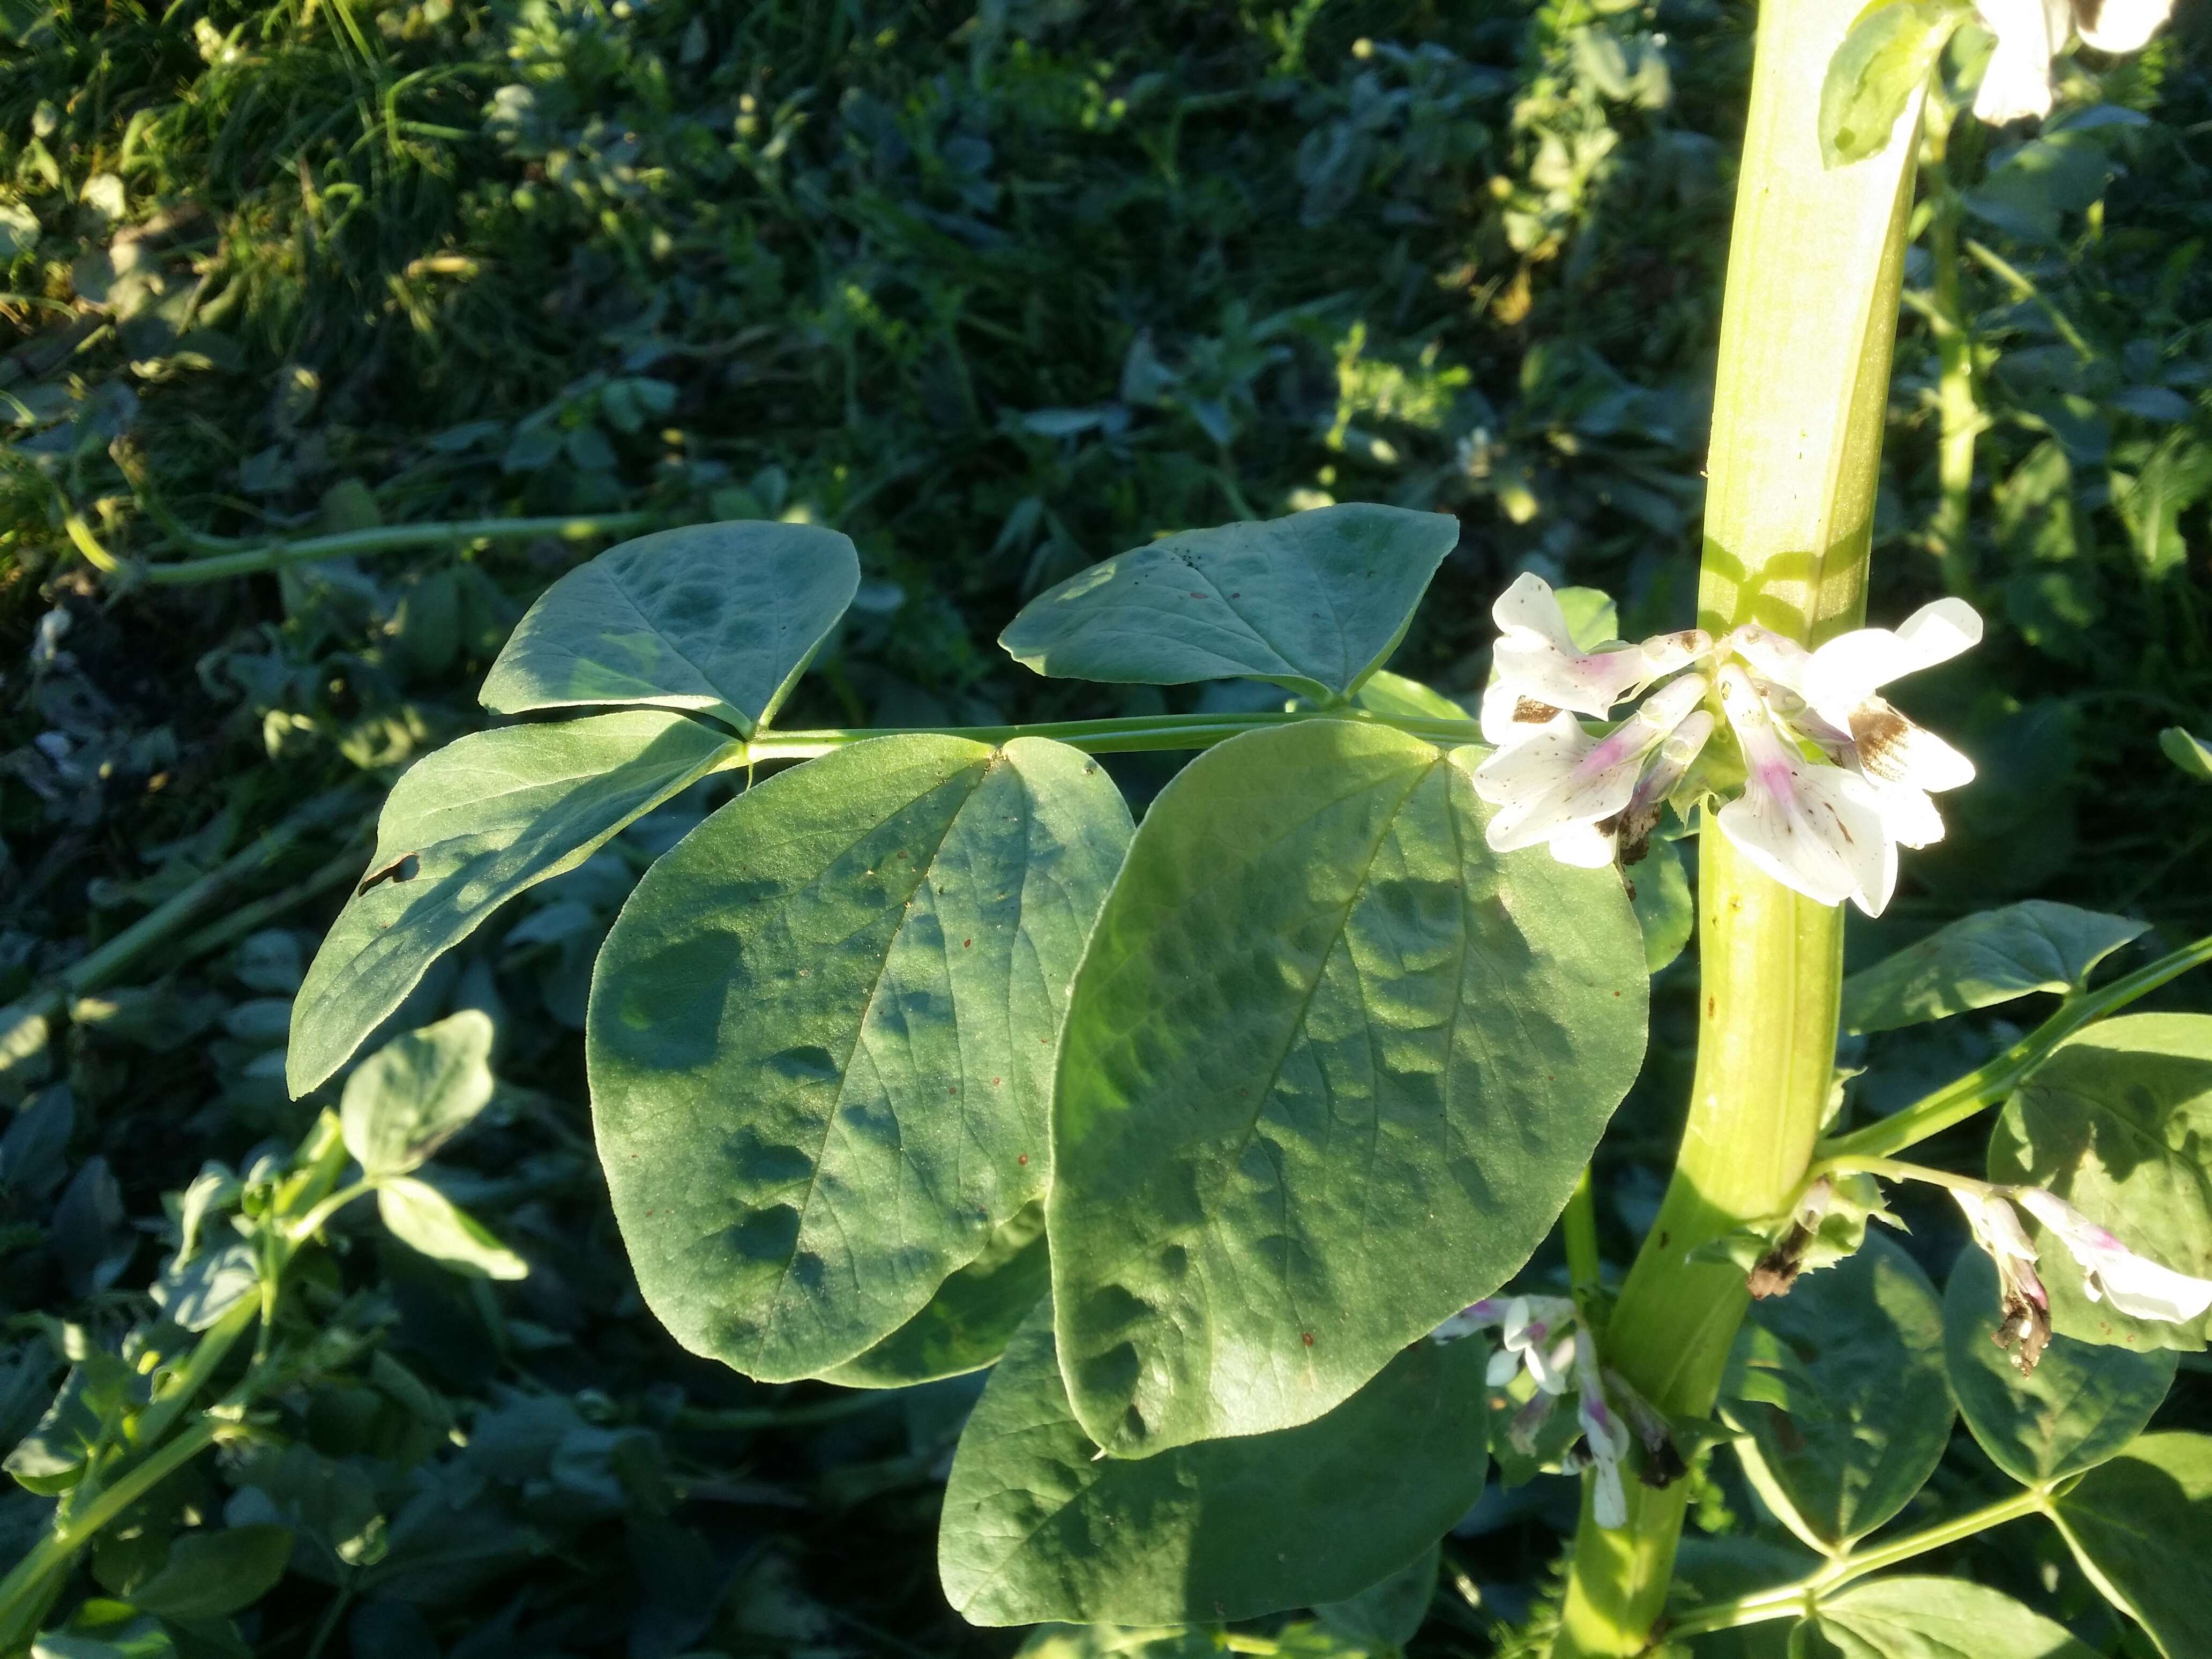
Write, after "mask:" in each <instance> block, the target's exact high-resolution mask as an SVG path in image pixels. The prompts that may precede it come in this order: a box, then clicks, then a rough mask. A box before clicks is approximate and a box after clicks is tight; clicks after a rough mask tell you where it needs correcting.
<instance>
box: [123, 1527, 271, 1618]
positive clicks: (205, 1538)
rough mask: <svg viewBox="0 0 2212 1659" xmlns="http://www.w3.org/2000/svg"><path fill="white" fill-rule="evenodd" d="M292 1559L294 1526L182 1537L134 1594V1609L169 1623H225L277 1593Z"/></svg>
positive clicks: (199, 1531) (231, 1529) (196, 1532)
mask: <svg viewBox="0 0 2212 1659" xmlns="http://www.w3.org/2000/svg"><path fill="white" fill-rule="evenodd" d="M290 1559H292V1529H291V1528H289V1527H276V1526H256V1527H225V1528H222V1530H221V1531H219V1532H218V1531H208V1530H204V1529H196V1530H194V1531H191V1532H183V1533H179V1534H177V1536H176V1537H175V1538H174V1539H173V1540H172V1541H171V1542H170V1545H169V1559H168V1560H167V1562H166V1563H165V1564H164V1565H162V1568H161V1571H159V1572H157V1573H155V1575H154V1576H153V1577H151V1578H149V1579H148V1580H147V1581H146V1582H145V1583H143V1584H141V1585H139V1586H138V1587H137V1589H134V1590H132V1591H131V1605H132V1606H134V1607H143V1608H144V1609H145V1610H146V1611H147V1612H148V1613H159V1614H160V1615H161V1617H162V1618H164V1619H221V1618H223V1617H226V1616H227V1615H228V1614H230V1613H236V1612H238V1611H239V1610H240V1608H242V1607H252V1605H253V1604H254V1603H255V1602H256V1601H259V1600H260V1599H261V1598H262V1597H263V1596H264V1595H268V1593H269V1592H270V1590H272V1589H276V1581H277V1580H278V1579H280V1578H282V1577H283V1576H284V1566H285V1564H286V1563H287V1562H289V1560H290Z"/></svg>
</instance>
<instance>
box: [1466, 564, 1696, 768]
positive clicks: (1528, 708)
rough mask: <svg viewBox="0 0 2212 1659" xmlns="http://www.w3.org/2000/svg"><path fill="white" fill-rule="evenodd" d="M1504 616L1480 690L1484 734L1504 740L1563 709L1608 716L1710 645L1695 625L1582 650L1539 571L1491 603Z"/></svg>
mask: <svg viewBox="0 0 2212 1659" xmlns="http://www.w3.org/2000/svg"><path fill="white" fill-rule="evenodd" d="M1490 615H1491V620H1492V621H1493V622H1495V623H1497V624H1498V644H1497V646H1496V647H1495V648H1494V649H1493V650H1492V653H1491V665H1492V669H1493V670H1494V671H1495V675H1496V678H1493V679H1492V682H1491V685H1490V689H1489V690H1487V691H1486V692H1485V693H1484V694H1483V698H1482V735H1483V738H1484V740H1485V741H1486V742H1488V743H1491V744H1498V745H1500V746H1503V745H1504V744H1510V743H1511V742H1513V741H1514V740H1515V739H1516V738H1518V737H1521V736H1524V735H1527V734H1528V732H1531V731H1533V730H1534V729H1535V728H1537V727H1541V726H1544V725H1545V724H1546V723H1547V722H1548V721H1549V720H1551V719H1552V717H1553V715H1554V714H1557V713H1559V711H1560V710H1561V709H1566V710H1569V711H1571V712H1572V713H1575V714H1588V715H1590V716H1591V717H1592V718H1594V719H1599V720H1602V719H1603V718H1604V717H1605V715H1606V714H1607V711H1608V710H1609V709H1611V708H1612V707H1613V704H1615V703H1617V702H1623V701H1625V700H1626V699H1627V698H1629V697H1632V696H1636V695H1637V693H1638V692H1640V691H1641V690H1644V687H1645V686H1647V685H1650V684H1652V683H1653V682H1655V681H1656V680H1659V679H1662V678H1665V677H1666V676H1667V675H1668V674H1671V673H1673V672H1674V671H1675V670H1676V669H1678V668H1686V667H1687V666H1688V665H1690V664H1691V663H1692V662H1694V661H1695V660H1696V659H1698V658H1699V657H1701V656H1703V655H1705V653H1707V652H1708V651H1710V650H1711V648H1712V641H1711V639H1710V638H1708V637H1707V636H1706V635H1705V634H1703V633H1701V632H1699V630H1698V629H1688V630H1686V632H1683V633H1680V634H1659V635H1654V636H1653V637H1652V638H1650V639H1648V640H1646V641H1644V643H1643V644H1641V645H1626V644H1623V643H1622V642H1621V641H1618V640H1615V641H1608V642H1607V643H1606V644H1604V645H1601V646H1600V647H1597V649H1595V651H1584V650H1583V648H1582V647H1580V646H1578V645H1577V644H1576V643H1575V640H1574V635H1573V634H1572V633H1571V631H1570V630H1569V629H1568V627H1567V618H1566V613H1565V611H1561V610H1560V609H1559V596H1558V595H1557V594H1555V593H1553V592H1552V585H1551V584H1550V583H1549V582H1547V581H1546V580H1544V579H1543V578H1542V577H1541V576H1538V575H1534V574H1522V575H1521V576H1519V577H1517V578H1516V579H1515V580H1514V583H1513V585H1512V586H1510V587H1509V588H1507V589H1506V590H1505V592H1504V593H1502V594H1500V595H1499V596H1498V603H1497V604H1496V605H1492V607H1491V609H1490Z"/></svg>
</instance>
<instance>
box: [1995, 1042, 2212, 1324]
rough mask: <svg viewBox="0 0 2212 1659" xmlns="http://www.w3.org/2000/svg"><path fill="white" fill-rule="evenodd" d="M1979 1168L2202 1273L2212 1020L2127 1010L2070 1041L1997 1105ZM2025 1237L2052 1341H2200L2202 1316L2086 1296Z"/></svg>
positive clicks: (2205, 1264)
mask: <svg viewBox="0 0 2212 1659" xmlns="http://www.w3.org/2000/svg"><path fill="white" fill-rule="evenodd" d="M1989 1170H1990V1180H1992V1181H1996V1182H2004V1183H2006V1184H2008V1185H2017V1186H2028V1187H2047V1188H2050V1189H2051V1191H2052V1192H2054V1193H2057V1194H2058V1196H2059V1197H2061V1198H2063V1199H2064V1200H2066V1201H2067V1202H2068V1203H2069V1204H2071V1205H2072V1206H2074V1207H2075V1209H2077V1210H2079V1211H2081V1212H2082V1213H2083V1214H2084V1215H2086V1216H2087V1217H2088V1218H2089V1219H2090V1220H2092V1221H2093V1222H2095V1223H2096V1224H2097V1225H2099V1226H2100V1227H2104V1228H2106V1229H2108V1230H2110V1231H2112V1232H2113V1233H2114V1234H2116V1235H2117V1236H2118V1237H2119V1239H2120V1242H2121V1243H2124V1244H2125V1245H2126V1246H2127V1247H2128V1249H2130V1250H2133V1251H2134V1252H2135V1253H2136V1255H2143V1256H2148V1257H2149V1258H2150V1259H2151V1260H2152V1261H2156V1262H2159V1263H2160V1264H2161V1265H2163V1266H2165V1267H2171V1268H2172V1269H2173V1270H2174V1271H2175V1272H2176V1273H2187V1274H2189V1275H2190V1276H2191V1278H2195V1279H2212V1015H2206V1014H2129V1015H2125V1016H2124V1017H2122V1018H2118V1019H2108V1020H2106V1021H2104V1022H2102V1023H2101V1024H2096V1025H2092V1026H2091V1027H2089V1029H2088V1030H2085V1031H2079V1032H2076V1033H2075V1035H2074V1036H2070V1037H2069V1038H2068V1039H2067V1040H2066V1041H2065V1042H2063V1043H2061V1044H2060V1045H2059V1046H2058V1047H2057V1048H2056V1049H2054V1050H2052V1051H2051V1055H2050V1057H2049V1058H2048V1059H2046V1060H2045V1061H2044V1062H2043V1064H2042V1065H2041V1066H2038V1067H2037V1068H2036V1069H2035V1071H2034V1072H2033V1073H2030V1075H2029V1077H2028V1079H2027V1082H2025V1083H2023V1084H2021V1086H2020V1088H2019V1089H2018V1090H2017V1091H2015V1093H2014V1095H2013V1097H2012V1098H2011V1099H2010V1100H2008V1101H2007V1102H2006V1103H2005V1108H2004V1110H2003V1111H2002V1112H2001V1113H2000V1114H1999V1115H1998V1116H1997V1122H1996V1128H1995V1130H1994V1131H1992V1133H1990V1162H1989ZM2030 1225H2031V1226H2033V1223H2032V1222H2031V1224H2030ZM2037 1237H2038V1238H2039V1243H2038V1246H2037V1248H2038V1249H2040V1250H2041V1252H2042V1258H2043V1259H2042V1261H2041V1262H2040V1264H2039V1267H2038V1270H2037V1271H2038V1273H2039V1274H2040V1276H2041V1278H2042V1279H2043V1283H2044V1287H2045V1289H2046V1290H2047V1291H2050V1293H2051V1328H2052V1329H2053V1330H2055V1331H2057V1333H2058V1334H2060V1335H2062V1336H2074V1337H2079V1338H2081V1340H2084V1341H2088V1342H2113V1343H2118V1344H2120V1345H2121V1346H2125V1347H2130V1348H2145V1349H2148V1348H2179V1349H2180V1350H2182V1351H2183V1352H2197V1351H2199V1350H2201V1349H2203V1346H2204V1344H2205V1336H2206V1329H2207V1325H2208V1323H2212V1313H2206V1314H2200V1315H2199V1316H2197V1318H2196V1319H2194V1320H2192V1321H2191V1322H2189V1323H2188V1324H2185V1325H2169V1324H2166V1323H2165V1322H2162V1321H2160V1320H2148V1319H2132V1318H2130V1317H2129V1316H2127V1315H2125V1314H2123V1313H2120V1312H2118V1310H2115V1309H2114V1308H2113V1307H2112V1304H2111V1303H2110V1302H2109V1301H2097V1302H2092V1301H2090V1300H2089V1299H2088V1297H2087V1295H2086V1293H2085V1292H2084V1291H2083V1288H2082V1284H2081V1273H2080V1272H2079V1271H2078V1269H2077V1268H2076V1267H2075V1263H2074V1259H2073V1258H2072V1257H2071V1256H2070V1255H2068V1254H2067V1252H2066V1247H2065V1246H2064V1245H2063V1244H2062V1243H2059V1242H2058V1241H2057V1240H2056V1239H2054V1238H2051V1237H2050V1236H2049V1235H2048V1234H2040V1233H2039V1234H2038V1235H2037Z"/></svg>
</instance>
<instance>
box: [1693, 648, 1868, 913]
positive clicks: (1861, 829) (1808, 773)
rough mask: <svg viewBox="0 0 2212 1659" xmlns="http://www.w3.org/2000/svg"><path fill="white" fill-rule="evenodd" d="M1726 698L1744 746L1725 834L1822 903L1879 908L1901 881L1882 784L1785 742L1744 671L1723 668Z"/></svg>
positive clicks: (1724, 818) (1723, 817)
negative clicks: (1875, 785) (1876, 787)
mask: <svg viewBox="0 0 2212 1659" xmlns="http://www.w3.org/2000/svg"><path fill="white" fill-rule="evenodd" d="M1720 684H1721V702H1722V706H1723V708H1725V709H1726V710H1727V711H1728V715H1729V723H1730V724H1731V725H1732V726H1735V732H1736V738H1737V741H1738V742H1739V743H1740V744H1741V745H1742V749H1743V756H1744V764H1745V769H1746V776H1745V781H1744V791H1743V793H1742V794H1741V796H1739V797H1738V798H1737V799H1735V800H1732V801H1730V802H1729V804H1728V805H1725V806H1723V807H1722V808H1721V810H1720V812H1719V814H1718V815H1717V818H1718V822H1719V824H1720V827H1721V831H1722V833H1723V834H1724V835H1725V836H1728V838H1729V841H1730V842H1733V843H1734V844H1735V847H1736V848H1737V850H1738V851H1740V852H1741V853H1742V854H1743V855H1744V856H1745V857H1746V858H1747V859H1749V860H1751V862H1752V863H1753V865H1755V866H1758V867H1759V869H1760V870H1762V871H1764V872H1765V873H1766V874H1768V875H1769V876H1771V877H1772V878H1774V879H1775V880H1777V881H1778V882H1780V883H1781V884H1783V885H1784V886H1785V887H1789V888H1791V889H1793V890H1796V891H1797V892H1800V893H1802V894H1804V895H1805V896H1807V897H1808V898H1811V899H1814V900H1816V901H1818V902H1820V903H1822V904H1840V903H1842V902H1844V900H1845V899H1847V898H1848V899H1850V900H1851V901H1852V902H1855V903H1856V904H1857V905H1858V907H1859V908H1861V909H1862V910H1864V911H1865V912H1866V913H1867V914H1868V915H1881V910H1882V908H1883V907H1884V906H1885V905H1887V903H1888V902H1889V896H1890V892H1891V890H1892V889H1893V887H1894V886H1895V885H1896V882H1897V844H1896V842H1893V841H1892V840H1891V839H1890V837H1889V835H1888V833H1887V830H1886V829H1885V827H1884V825H1883V823H1882V817H1881V808H1880V806H1879V805H1878V804H1877V802H1876V801H1875V796H1874V791H1873V790H1872V789H1871V788H1870V787H1869V785H1868V784H1867V782H1866V781H1865V780H1864V779H1863V778H1860V777H1858V776H1857V775H1853V774H1851V773H1849V772H1846V771H1844V769H1841V768H1839V767H1834V766H1824V765H1821V764H1820V763H1816V762H1812V761H1808V760H1806V759H1805V758H1804V757H1802V755H1799V754H1798V753H1796V751H1795V750H1793V749H1791V748H1790V746H1789V745H1788V744H1785V743H1784V741H1783V739H1782V738H1781V736H1780V734H1779V733H1778V732H1776V731H1775V729H1774V726H1773V724H1772V722H1771V720H1769V719H1768V716H1767V713H1766V706H1765V702H1763V701H1762V700H1761V699H1760V698H1759V695H1758V693H1757V692H1756V691H1755V690H1753V688H1752V684H1751V682H1750V679H1749V678H1748V677H1747V676H1746V675H1745V673H1744V671H1743V670H1742V669H1741V668H1739V667H1736V666H1735V665H1729V667H1727V668H1724V669H1723V670H1722V671H1721V682H1720Z"/></svg>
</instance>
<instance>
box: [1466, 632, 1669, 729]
mask: <svg viewBox="0 0 2212 1659" xmlns="http://www.w3.org/2000/svg"><path fill="white" fill-rule="evenodd" d="M1490 658H1491V665H1492V667H1493V668H1494V669H1495V670H1496V671H1497V674H1498V679H1499V680H1500V681H1501V682H1502V683H1504V684H1508V685H1510V686H1511V687H1513V688H1514V690H1515V691H1516V693H1517V694H1518V695H1520V696H1524V697H1528V698H1530V699H1532V700H1534V702H1548V703H1551V704H1552V705H1553V706H1554V707H1556V708H1571V709H1573V710H1574V711H1575V712H1576V713H1577V714H1588V715H1589V716H1591V717H1592V718H1593V719H1597V720H1602V719H1603V718H1604V717H1605V716H1606V715H1607V714H1608V713H1610V712H1611V710H1612V708H1613V704H1615V703H1617V702H1620V700H1621V699H1622V698H1623V697H1626V696H1629V695H1631V694H1632V692H1634V691H1635V690H1638V688H1639V687H1640V686H1642V685H1643V684H1644V683H1645V681H1646V680H1647V679H1649V678H1650V676H1649V675H1648V674H1646V673H1645V671H1644V657H1643V653H1640V652H1638V650H1637V649H1636V648H1635V647H1633V646H1623V647H1620V648H1619V649H1617V650H1611V651H1594V652H1591V653H1589V654H1588V655H1573V654H1570V653H1566V652H1564V651H1561V650H1559V648H1558V647H1555V646H1551V645H1542V644H1531V643H1528V642H1526V641H1525V640H1523V639H1515V638H1505V639H1501V640H1499V641H1498V643H1497V645H1496V646H1495V647H1492V650H1491V653H1490Z"/></svg>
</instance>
